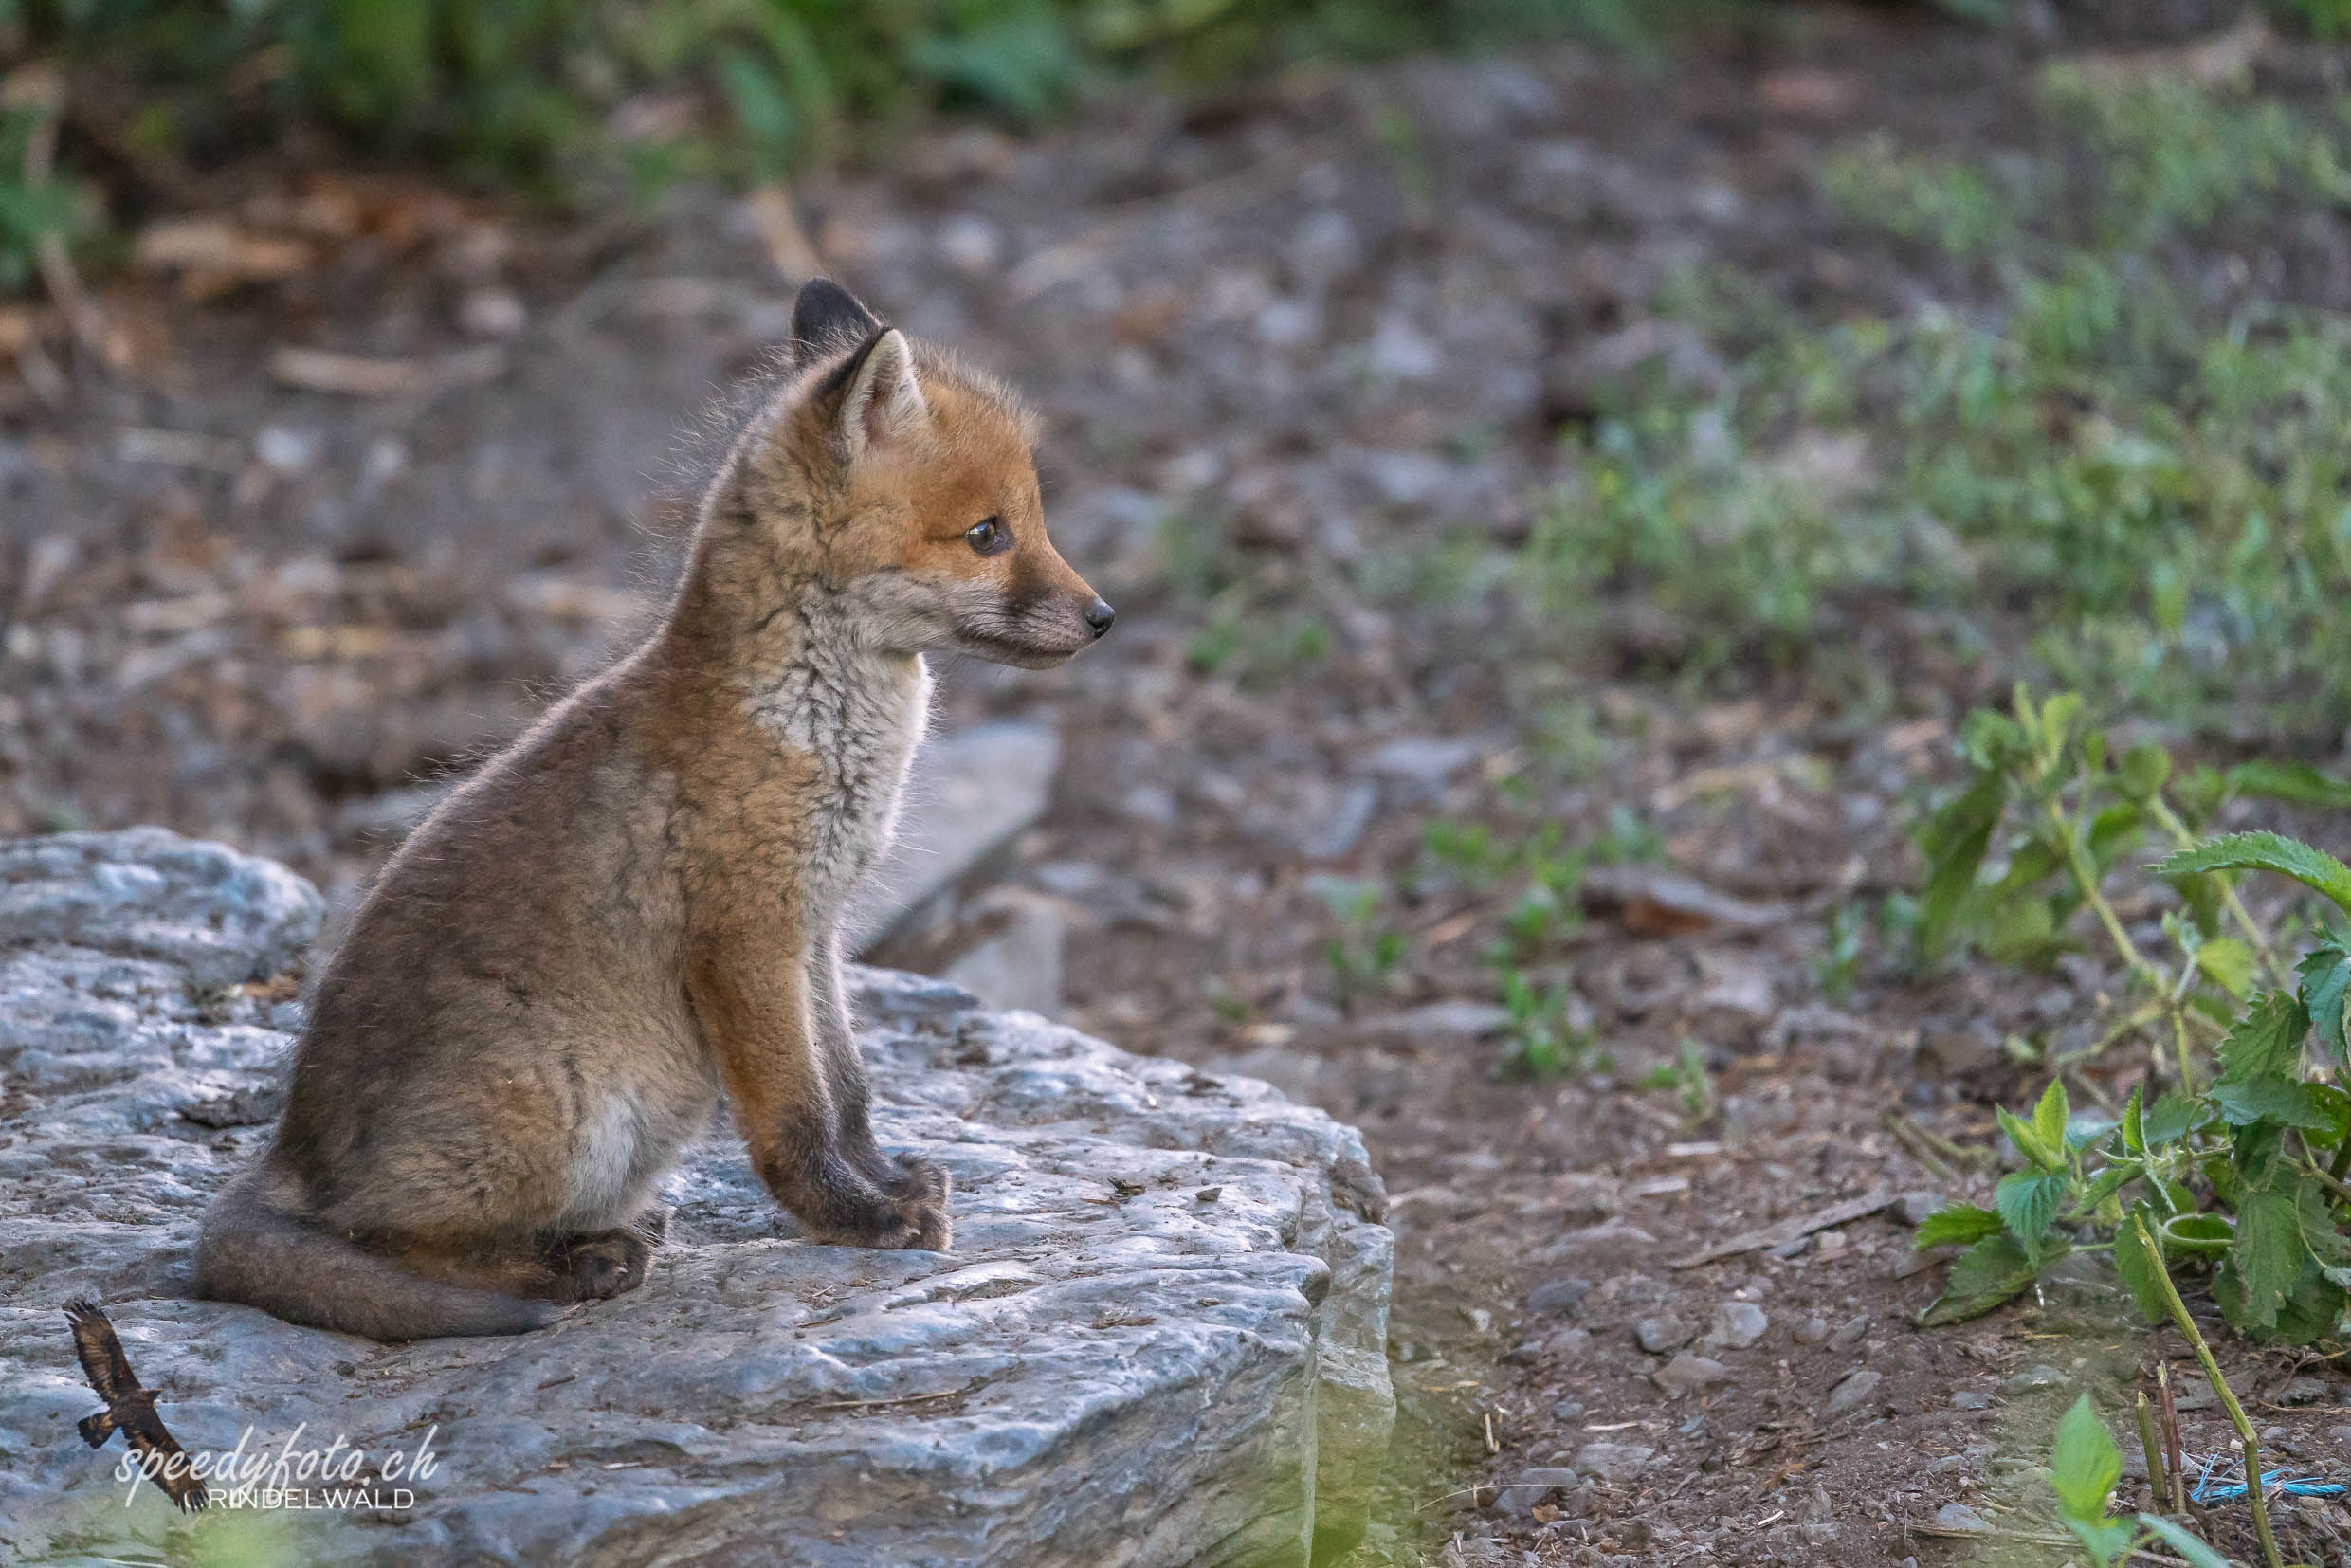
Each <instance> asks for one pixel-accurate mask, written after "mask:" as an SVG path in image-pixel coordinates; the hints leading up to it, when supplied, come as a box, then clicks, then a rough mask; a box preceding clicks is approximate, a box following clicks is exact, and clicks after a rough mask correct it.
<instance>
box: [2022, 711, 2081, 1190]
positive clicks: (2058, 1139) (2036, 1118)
mask: <svg viewBox="0 0 2351 1568" xmlns="http://www.w3.org/2000/svg"><path fill="white" fill-rule="evenodd" d="M2050 701H2052V702H2054V701H2055V699H2054V698H2052V699H2050ZM2072 1114H2073V1109H2072V1107H2071V1106H2070V1105H2069V1104H2067V1103H2066V1085H2065V1080H2063V1079H2061V1078H2052V1079H2050V1081H2049V1087H2048V1088H2045V1089H2043V1090H2042V1091H2041V1100H2040V1103H2038V1104H2036V1105H2034V1106H2033V1107H2032V1136H2033V1137H2034V1138H2037V1139H2039V1140H2041V1146H2042V1147H2043V1148H2046V1149H2063V1148H2064V1147H2065V1146H2066V1122H2067V1121H2069V1120H2070V1119H2071V1117H2072Z"/></svg>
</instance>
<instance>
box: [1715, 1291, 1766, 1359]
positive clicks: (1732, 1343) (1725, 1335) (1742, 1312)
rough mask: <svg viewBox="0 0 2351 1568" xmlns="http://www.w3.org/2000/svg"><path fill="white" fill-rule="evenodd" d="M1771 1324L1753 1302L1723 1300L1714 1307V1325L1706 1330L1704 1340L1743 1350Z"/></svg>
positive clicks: (1724, 1348)
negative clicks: (1719, 1304)
mask: <svg viewBox="0 0 2351 1568" xmlns="http://www.w3.org/2000/svg"><path fill="white" fill-rule="evenodd" d="M1771 1325H1772V1321H1771V1319H1770V1318H1768V1317H1766V1316H1765V1315H1764V1312H1763V1309H1762V1308H1761V1307H1759V1306H1758V1305H1756V1304H1755V1303H1753V1302H1739V1301H1731V1302H1724V1303H1723V1304H1722V1305H1721V1306H1718V1307H1716V1308H1715V1309H1714V1326H1713V1327H1712V1328H1710V1329H1709V1330H1707V1332H1706V1341H1707V1343H1709V1344H1711V1345H1714V1346H1716V1347H1718V1348H1720V1349H1723V1350H1745V1349H1747V1348H1748V1347H1749V1346H1750V1345H1753V1344H1754V1343H1755V1342H1756V1341H1757V1340H1760V1339H1761V1338H1763V1331H1764V1330H1765V1329H1767V1328H1769V1327H1771Z"/></svg>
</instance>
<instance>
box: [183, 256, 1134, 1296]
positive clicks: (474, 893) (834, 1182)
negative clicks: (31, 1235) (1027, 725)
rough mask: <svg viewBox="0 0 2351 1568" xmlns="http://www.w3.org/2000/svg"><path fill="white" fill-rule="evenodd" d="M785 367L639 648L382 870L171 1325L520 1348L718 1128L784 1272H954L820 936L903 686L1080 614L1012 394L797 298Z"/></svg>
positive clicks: (869, 845)
mask: <svg viewBox="0 0 2351 1568" xmlns="http://www.w3.org/2000/svg"><path fill="white" fill-rule="evenodd" d="M1033 439H1034V430H1033V427H1032V423H1031V420H1030V416H1029V415H1028V414H1027V413H1025V412H1024V411H1023V410H1022V408H1021V406H1020V404H1019V403H1018V402H1017V401H1016V400H1015V398H1014V397H1013V396H1012V394H1011V393H1010V392H1007V391H1006V390H1005V389H1004V388H1003V387H1001V386H999V385H998V384H997V383H995V382H994V381H993V380H991V379H990V378H988V377H986V376H984V375H980V374H976V373H975V372H973V371H971V370H969V369H966V368H964V367H963V366H961V365H960V364H958V363H957V361H956V360H955V359H953V358H952V357H950V356H947V355H945V354H942V353H940V352H939V351H936V350H933V349H931V348H928V347H925V346H920V345H917V344H914V343H911V342H909V341H908V340H907V338H906V337H905V336H904V335H903V334H902V333H899V332H897V331H894V330H892V329H890V328H888V327H885V326H884V324H883V323H882V322H881V321H879V320H877V319H875V318H874V316H873V315H872V313H871V312H869V311H867V310H866V308H865V307H864V306H863V305H861V304H859V303H858V302H857V301H855V300H853V299H851V298H850V297H849V296H848V295H847V293H846V292H844V291H843V290H842V289H841V288H839V287H838V286H836V285H835V284H832V283H828V282H825V281H823V280H818V281H817V282H814V283H810V284H809V285H808V286H807V287H806V288H804V289H802V290H801V292H800V295H799V299H798V301H797V302H796V304H795V307H794V310H793V349H792V357H791V360H790V364H789V370H788V374H787V376H786V378H785V380H784V381H783V383H782V385H781V387H780V390H778V391H776V392H775V394H774V395H773V397H772V398H771V399H770V400H769V401H768V402H767V403H766V404H765V405H764V407H763V408H762V409H761V410H760V411H759V412H758V413H757V415H756V417H754V418H753V419H752V420H751V421H750V423H749V425H748V426H747V427H746V428H745V429H744V431H743V433H742V434H741V435H740V437H739V438H738V440H737V442H736V444H735V446H734V447H733V449H732V451H731V452H730V453H729V454H728V456H727V458H726V460H725V462H724V464H723V465H722V466H721V467H720V470H719V473H718V477H717V479H716V480H715V481H714V482H713V483H712V484H711V486H710V488H709V491H708V493H707V494H706V495H705V496H704V498H703V500H702V510H701V516H700V520H699V522H698V523H697V525H696V528H695V533H694V538H693V543H692V547H691V552H690V554H689V556H688V557H687V564H686V568H685V572H684V575H683V579H682V581H681V583H680V585H679V588H678V590H677V593H676V597H675V598H674V599H673V600H672V601H671V603H670V605H669V608H668V611H667V612H666V614H665V617H664V618H663V620H662V622H661V624H660V626H659V627H658V629H655V630H654V631H653V632H652V633H651V635H650V636H648V637H647V639H646V641H645V642H644V644H643V645H642V646H641V647H638V648H636V649H635V651H634V652H632V653H630V654H629V656H628V657H627V658H625V659H624V660H622V661H621V662H620V663H619V664H618V665H615V666H614V667H612V668H611V670H609V671H608V672H606V673H605V674H604V675H602V676H600V677H598V678H597V679H595V680H593V681H591V682H589V683H588V684H585V685H583V686H581V687H580V688H579V689H578V690H577V691H574V693H572V694H571V695H570V696H569V697H568V698H567V699H565V700H564V701H563V702H561V703H560V704H558V705H557V706H556V708H555V709H554V710H553V711H552V712H550V713H549V714H548V715H547V716H546V717H545V718H544V719H543V720H540V721H539V722H538V724H537V725H536V726H534V727H533V728H532V729H531V730H530V732H529V733H528V734H526V735H524V736H523V737H522V738H521V739H519V740H518V741H517V742H516V743H515V744H514V745H513V746H512V747H511V748H509V749H508V750H507V751H505V752H504V753H502V754H501V755H500V756H499V757H496V758H495V759H494V760H492V761H491V762H490V763H489V764H488V765H487V766H486V767H484V768H483V770H482V772H481V773H480V774H479V775H477V776H475V777H474V778H473V779H471V780H470V781H468V782H467V783H466V784H465V786H464V787H463V788H461V789H459V790H458V791H456V792H455V793H452V794H451V795H450V796H449V798H448V799H447V801H446V802H444V803H443V805H442V806H441V807H440V809H439V810H438V811H434V812H433V813H432V815H431V816H430V817H428V819H427V820H426V821H425V823H424V824H423V825H422V826H421V827H420V828H419V829H418V830H416V832H415V833H414V834H413V835H412V836H411V837H410V839H409V841H408V843H407V844H406V845H405V846H403V847H402V848H401V850H400V852H399V853H398V854H396V855H395V856H393V857H392V862H391V864H390V865H389V866H386V867H385V870H384V873H383V876H382V878H381V879H380V880H379V882H378V883H377V884H376V886H375V888H374V891H373V892H372V893H371V894H370V895H369V897H368V899H367V901H366V902H365V903H364V904H363V905H362V906H361V908H360V910H359V912H358V914H357V916H356V918H355V921H354V922H353V924H352V926H351V929H350V932H349V935H348V937H347V938H346V939H345V940H344V942H343V944H342V946H341V948H340V949H339V951H337V953H336V955H335V957H334V958H333V959H332V961H331V962H330V963H328V964H327V966H326V967H325V969H324V971H323V973H322V974H321V975H320V976H319V984H318V987H317V990H316V992H315V994H314V996H313V998H312V1002H311V1007H310V1012H309V1021H308V1023H307V1025H306V1026H305V1027H304V1029H303V1031H302V1037H301V1043H300V1044H299V1046H298V1047H297V1048H296V1049H295V1052H294V1064H293V1077H292V1083H291V1085H290V1088H289V1092H288V1097H287V1101H286V1107H285V1114H284V1116H283V1118H282V1121H280V1122H279V1124H278V1127H277V1130H276V1135H275V1137H274V1138H273V1140H272V1141H271V1143H270V1145H269V1147H268V1149H267V1151H266V1152H265V1153H264V1155H263V1156H262V1157H261V1158H260V1159H259V1160H258V1161H257V1162H256V1163H255V1165H254V1166H253V1167H252V1168H251V1169H250V1170H248V1171H247V1172H246V1173H245V1175H244V1176H241V1177H240V1178H239V1179H238V1180H237V1181H236V1183H235V1184H234V1185H232V1186H231V1187H230V1188H229V1189H228V1191H226V1192H225V1193H224V1194H222V1195H221V1197H220V1198H219V1200H218V1201H217V1202H215V1203H214V1205H213V1206H212V1208H211V1210H210V1212H209V1213H208V1214H207V1215H206V1216H205V1220H204V1225H203V1229H202V1231H201V1233H200V1236H199V1239H198V1241H197V1247H196V1266H195V1288H196V1293H197V1294H198V1295H201V1296H206V1297H210V1298H212V1299H215V1300H220V1301H230V1302H244V1303H246V1304H250V1305H253V1306H258V1307H261V1308H262V1309H264V1311H267V1312H272V1313H275V1314H276V1315H277V1316H279V1317H281V1318H283V1319H286V1320H288V1321H289V1322H298V1323H308V1324H312V1325H315V1326H317V1327H320V1328H331V1329H339V1330H343V1331H346V1332H349V1333H354V1334H363V1335H367V1336H369V1337H371V1338H374V1339H378V1340H414V1339H423V1338H428V1337H430V1336H434V1335H445V1334H513V1333H519V1332H521V1331H523V1330H526V1329H531V1328H537V1327H539V1326H541V1325H544V1324H546V1323H549V1322H553V1321H554V1320H555V1319H556V1317H557V1316H559V1314H560V1310H561V1308H560V1306H559V1304H563V1303H571V1302H579V1301H587V1300H593V1299H600V1298H604V1297H609V1296H612V1295H614V1294H617V1293H618V1292H620V1291H624V1290H628V1289H630V1288H632V1287H634V1286H635V1285H638V1284H639V1283H641V1282H642V1281H643V1279H644V1277H645V1270H646V1266H647V1262H648V1261H649V1259H650V1256H651V1252H652V1249H654V1247H656V1246H657V1245H659V1243H660V1241H661V1239H662V1236H663V1232H664V1229H665V1222H666V1219H667V1212H666V1211H665V1210H664V1209H663V1208H661V1206H660V1205H659V1204H658V1203H656V1202H655V1201H654V1198H653V1194H654V1191H655V1189H656V1187H657V1186H658V1185H659V1183H660V1182H661V1180H662V1178H663V1176H665V1174H666V1173H667V1172H668V1170H669V1169H670V1167H671V1165H672V1164H673V1163H674V1161H675V1160H676V1158H677V1156H678V1153H679V1150H680V1148H681V1147H682V1146H683V1144H684V1142H685V1141H686V1140H688V1139H690V1138H691V1137H693V1136H694V1135H695V1134H696V1133H697V1132H698V1131H700V1130H701V1129H702V1127H703V1126H704V1125H705V1124H706V1122H707V1121H708V1119H709V1116H710V1114H711V1112H712V1110H713V1108H714V1106H715V1105H716V1103H717V1101H718V1098H719V1096H720V1092H721V1091H723V1092H724V1094H725V1095H726V1097H727V1099H728V1100H729V1101H730V1102H731V1103H732V1104H733V1107H734V1114H735V1119H736V1121H737V1124H738V1127H739V1128H740V1130H741V1133H742V1137H743V1140H744V1142H745V1143H746V1144H748V1145H749V1149H750V1155H751V1161H752V1164H753V1166H754V1168H755V1169H756V1170H757V1172H758V1174H759V1178H760V1180H762V1181H763V1182H765V1183H766V1184H767V1188H768V1190H769V1191H770V1192H772V1193H773V1194H775V1199H776V1201H777V1202H779V1203H781V1204H782V1205H783V1206H784V1207H785V1208H786V1209H788V1210H790V1211H791V1212H793V1215H795V1216H796V1217H797V1218H798V1219H799V1221H800V1222H801V1224H802V1225H803V1226H804V1227H805V1228H806V1230H807V1233H808V1235H809V1236H810V1238H811V1240H815V1241H820V1242H829V1243H835V1244H846V1245H854V1246H863V1247H917V1248H928V1249H934V1250H943V1249H946V1247H947V1246H948V1222H947V1186H948V1183H947V1176H946V1173H945V1172H943V1171H941V1170H940V1169H939V1167H937V1166H936V1165H933V1164H931V1163H929V1162H928V1161H925V1160H920V1159H909V1158H893V1157H892V1156H890V1155H887V1154H884V1152H883V1151H882V1149H881V1148H880V1147H879V1146H878V1145H877V1144H876V1143H875V1142H874V1138H873V1131H872V1128H871V1127H870V1125H869V1124H868V1122H867V1120H866V1098H867V1091H866V1072H865V1067H864V1066H863V1064H862V1063H861V1062H860V1060H859V1057H858V1051H857V1045H856V1041H855V1039H854V1038H853V1037H852V1035H851V1032H850V1023H849V1014H848V1007H847V998H846V996H845V995H844V993H843V988H842V978H841V955H840V945H839V941H838V939H837V938H836V936H835V932H834V921H835V919H836V916H837V914H838V912H839V910H840V908H841V903H842V899H843V896H844V895H845V894H847V892H848V891H849V888H850V886H851V885H852V884H854V883H855V882H856V881H857V879H858V877H859V876H860V874H861V873H863V872H864V871H865V870H866V868H867V867H868V866H871V865H872V864H873V862H874V859H875V857H876V856H878V855H879V854H880V853H881V852H882V850H883V848H884V846H885V845H886V844H887V843H888V842H889V839H890V834H891V830H892V827H893V823H894V820H895V818H896V815H897V811H898V797H899V792H900V789H901V786H902V783H903V782H904V779H905V775H906V768H907V764H908V762H909V761H910V760H911V759H912V757H913V755H914V749H915V745H916V742H917V740H918V739H919V738H920V736H921V733H922V727H923V721H924V715H925V709H926V705H927V702H928V699H929V690H930V678H929V675H928V673H927V672H926V671H925V669H924V667H923V655H925V654H927V653H969V654H975V655H977V656H978V657H980V658H983V659H989V660H993V661H996V662H998V663H1001V664H1010V665H1022V666H1025V667H1029V668H1043V667H1046V666H1048V665H1057V664H1060V663H1061V662H1062V661H1064V660H1066V659H1067V658H1068V657H1070V655H1072V654H1074V653H1076V652H1077V651H1078V650H1079V649H1081V648H1083V647H1086V646H1087V645H1088V644H1090V643H1092V642H1093V641H1094V640H1095V639H1096V638H1098V637H1100V636H1102V634H1103V632H1105V631H1107V630H1108V629H1110V621H1111V610H1110V606H1109V605H1107V604H1105V603H1103V600H1102V598H1101V596H1100V595H1098V594H1096V593H1095V592H1094V591H1093V590H1092V589H1091V588H1089V587H1087V586H1086V584H1085V582H1084V579H1082V578H1081V577H1079V575H1078V574H1076V573H1075V572H1073V571H1071V570H1070V569H1069V567H1068V566H1067V565H1066V563H1065V562H1064V561H1063V560H1062V558H1061V556H1059V555H1058V554H1057V553H1056V552H1055V550H1054V548H1053V545H1052V543H1051V541H1050V540H1049V539H1048V538H1046V532H1045V514H1044V509H1043V506H1042V503H1041V501H1040V500H1039V498H1038V493H1037V480H1036V472H1035V468H1034V465H1033V464H1032V461H1031V458H1030V446H1031V444H1032V442H1033Z"/></svg>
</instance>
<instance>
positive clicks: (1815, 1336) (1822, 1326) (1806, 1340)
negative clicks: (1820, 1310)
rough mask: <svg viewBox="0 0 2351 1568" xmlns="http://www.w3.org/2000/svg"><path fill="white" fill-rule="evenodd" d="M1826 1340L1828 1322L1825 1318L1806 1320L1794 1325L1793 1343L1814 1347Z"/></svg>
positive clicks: (1827, 1336)
mask: <svg viewBox="0 0 2351 1568" xmlns="http://www.w3.org/2000/svg"><path fill="white" fill-rule="evenodd" d="M1828 1338H1829V1320H1828V1319H1826V1318H1807V1319H1805V1320H1804V1321H1803V1322H1800V1323H1798V1324H1796V1325H1795V1342H1796V1343H1798V1344H1800V1345H1816V1344H1819V1343H1821V1342H1822V1341H1823V1340H1827V1339H1828Z"/></svg>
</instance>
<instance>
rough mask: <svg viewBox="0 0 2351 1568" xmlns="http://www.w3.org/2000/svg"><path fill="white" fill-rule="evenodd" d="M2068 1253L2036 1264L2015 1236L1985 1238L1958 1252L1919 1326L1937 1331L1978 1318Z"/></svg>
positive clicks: (2050, 1255) (2056, 1253) (2060, 1250)
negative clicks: (2043, 1266) (1949, 1324)
mask: <svg viewBox="0 0 2351 1568" xmlns="http://www.w3.org/2000/svg"><path fill="white" fill-rule="evenodd" d="M2069 1250H2070V1249H2069V1248H2064V1247H2060V1248H2058V1249H2055V1250H2054V1251H2050V1252H2047V1253H2044V1254H2043V1255H2042V1257H2041V1259H2040V1260H2039V1262H2035V1261H2034V1260H2033V1259H2032V1258H2029V1257H2027V1256H2026V1255H2025V1249H2023V1248H2021V1247H2019V1246H2017V1245H2016V1238H2015V1237H2014V1236H2011V1235H2006V1234H2002V1235H1997V1236H1990V1237H1987V1238H1985V1239H1984V1240H1982V1241H1979V1242H1977V1244H1976V1245H1975V1246H1973V1247H1971V1248H1969V1249H1967V1250H1966V1251H1964V1252H1962V1253H1960V1254H1959V1258H1958V1260H1957V1261H1956V1262H1954V1263H1953V1264H1952V1265H1951V1277H1950V1278H1949V1279H1947V1280H1945V1281H1944V1282H1943V1287H1942V1294H1941V1295H1940V1296H1938V1297H1936V1298H1935V1300H1934V1302H1933V1303H1932V1304H1929V1305H1928V1307H1927V1308H1926V1310H1925V1311H1923V1312H1922V1313H1920V1314H1919V1320H1918V1321H1919V1323H1920V1325H1921V1326H1922V1327H1925V1328H1937V1327H1941V1325H1943V1324H1945V1323H1961V1322H1966V1321H1967V1320H1968V1319H1970V1318H1980V1317H1982V1316H1983V1315H1984V1314H1985V1313H1987V1312H1989V1311H1991V1310H1992V1309H1993V1308H1994V1307H1996V1306H1997V1305H1999V1304H2001V1303H2002V1302H2005V1301H2007V1300H2008V1299H2009V1298H2010V1297H2012V1296H2014V1295H2015V1294H2016V1293H2017V1292H2018V1291H2020V1290H2022V1289H2023V1288H2024V1287H2025V1286H2027V1285H2031V1284H2032V1281H2033V1277H2034V1276H2035V1275H2037V1274H2039V1273H2040V1271H2041V1264H2042V1263H2048V1262H2051V1261H2053V1260H2055V1259H2057V1258H2059V1257H2062V1256H2064V1255H2065V1253H2066V1252H2067V1251H2069Z"/></svg>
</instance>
